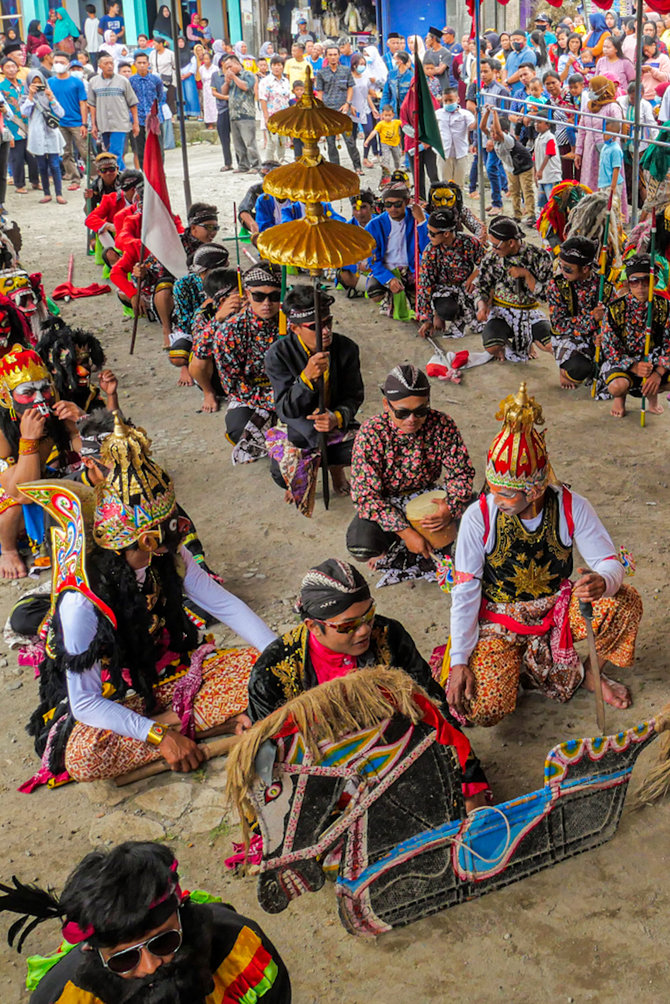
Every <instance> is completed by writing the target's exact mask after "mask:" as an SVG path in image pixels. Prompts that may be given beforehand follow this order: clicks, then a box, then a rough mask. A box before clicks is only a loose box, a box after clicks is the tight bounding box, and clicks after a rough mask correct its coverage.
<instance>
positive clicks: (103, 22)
mask: <svg viewBox="0 0 670 1004" xmlns="http://www.w3.org/2000/svg"><path fill="white" fill-rule="evenodd" d="M124 24H125V21H124V20H123V18H122V17H121V15H120V14H114V15H113V16H112V15H111V14H105V15H104V16H103V17H101V18H100V24H99V25H98V29H99V30H100V31H102V37H103V39H104V37H105V32H106V31H115V32H116V34H117V35H118V34H119V32H120V31H121V29H122V28H123V26H124Z"/></svg>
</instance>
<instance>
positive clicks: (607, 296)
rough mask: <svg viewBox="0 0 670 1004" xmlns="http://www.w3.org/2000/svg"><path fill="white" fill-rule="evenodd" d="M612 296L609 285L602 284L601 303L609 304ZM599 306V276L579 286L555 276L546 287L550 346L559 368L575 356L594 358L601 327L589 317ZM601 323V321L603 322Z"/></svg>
mask: <svg viewBox="0 0 670 1004" xmlns="http://www.w3.org/2000/svg"><path fill="white" fill-rule="evenodd" d="M613 292H614V287H613V286H612V284H611V282H605V284H604V288H603V297H602V302H603V303H609V301H610V300H611V298H612V294H613ZM599 302H600V276H599V275H592V276H590V277H589V278H588V279H582V280H581V281H579V282H568V280H567V279H566V278H565V277H564V276H562V275H557V276H556V277H555V278H553V279H552V280H551V281H550V282H549V285H548V286H547V303H548V304H549V321H550V322H551V346H552V348H553V350H554V356H555V358H556V362H557V363H558V365H559V366H561V365H562V364H563V363H564V362H565V361H566V360H567V359H569V358H570V356H571V355H572V354H573V353H574V352H579V353H581V355H584V356H586V357H587V358H588V359H593V358H594V356H595V351H596V348H595V339H596V336H597V335H598V334H599V333H600V329H601V327H602V323H603V322H601V321H597V320H595V319H594V318H593V317H592V316H591V311H592V310H594V309H595V308H596V307H597V305H598V303H599ZM603 321H604V318H603Z"/></svg>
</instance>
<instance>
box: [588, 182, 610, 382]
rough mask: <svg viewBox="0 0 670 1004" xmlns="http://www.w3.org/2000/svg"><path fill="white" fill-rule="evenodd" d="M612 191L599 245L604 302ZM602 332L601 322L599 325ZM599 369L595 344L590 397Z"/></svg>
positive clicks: (598, 347) (599, 293)
mask: <svg viewBox="0 0 670 1004" xmlns="http://www.w3.org/2000/svg"><path fill="white" fill-rule="evenodd" d="M613 195H614V193H613V192H612V190H611V189H610V197H609V199H608V200H607V216H606V217H605V232H604V234H603V242H602V244H601V247H600V263H599V267H600V284H599V287H598V303H604V300H603V297H604V295H605V277H606V275H607V250H608V246H609V236H610V216H611V214H612V197H613ZM600 329H601V333H602V324H601V325H600ZM599 371H600V346H599V345H596V357H595V373H594V374H593V383H592V384H591V397H592V398H595V396H596V385H597V383H598V372H599Z"/></svg>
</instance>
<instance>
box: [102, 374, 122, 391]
mask: <svg viewBox="0 0 670 1004" xmlns="http://www.w3.org/2000/svg"><path fill="white" fill-rule="evenodd" d="M118 386H119V381H118V380H117V379H116V376H115V374H114V373H112V371H111V370H103V371H102V373H101V374H100V390H101V391H102V392H103V394H107V395H110V394H116V391H117V389H118Z"/></svg>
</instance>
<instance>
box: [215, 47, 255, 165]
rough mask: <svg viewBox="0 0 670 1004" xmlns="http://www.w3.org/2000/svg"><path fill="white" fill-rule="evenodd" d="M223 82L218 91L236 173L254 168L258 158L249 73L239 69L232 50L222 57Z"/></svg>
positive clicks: (253, 104) (253, 78)
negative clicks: (225, 113)
mask: <svg viewBox="0 0 670 1004" xmlns="http://www.w3.org/2000/svg"><path fill="white" fill-rule="evenodd" d="M222 63H223V67H224V84H223V90H222V92H221V93H222V94H223V96H224V98H225V97H226V96H227V97H228V108H229V110H230V111H229V114H230V131H231V134H232V137H233V146H234V147H235V156H236V158H237V167H236V168H235V173H236V174H245V173H249V172H250V171H257V170H258V168H259V165H260V162H261V158H260V157H259V155H258V149H257V148H256V103H255V100H254V84H255V83H256V80H255V77H254V75H253V73H251V72H250V71H249V70H243V69H242V64H241V63H240V61H239V59H238V58H237V56H236V55H235V54H232V55H230V54H228V53H227V54H226V55H225V56H224V58H223V60H222Z"/></svg>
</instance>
